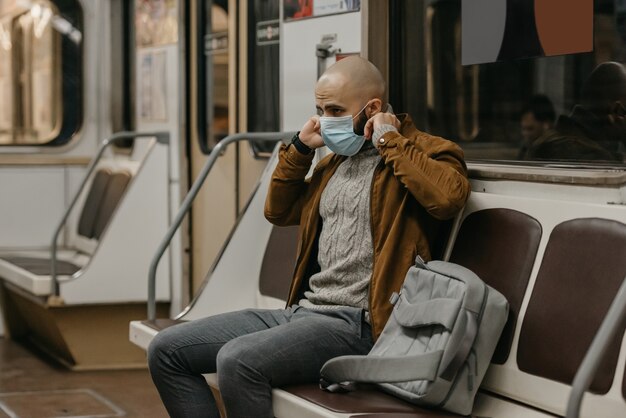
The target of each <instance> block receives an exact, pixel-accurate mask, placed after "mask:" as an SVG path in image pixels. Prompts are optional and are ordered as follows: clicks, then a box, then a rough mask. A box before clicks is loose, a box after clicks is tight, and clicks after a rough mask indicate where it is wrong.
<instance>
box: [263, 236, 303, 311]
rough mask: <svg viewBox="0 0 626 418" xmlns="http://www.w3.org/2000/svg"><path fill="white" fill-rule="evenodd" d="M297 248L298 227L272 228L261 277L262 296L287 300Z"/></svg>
mask: <svg viewBox="0 0 626 418" xmlns="http://www.w3.org/2000/svg"><path fill="white" fill-rule="evenodd" d="M297 248H298V227H297V226H288V227H277V226H274V227H272V232H271V233H270V238H269V240H268V242H267V247H266V248H265V254H264V255H263V263H262V264H261V274H260V276H259V291H260V292H261V295H263V296H270V297H273V298H276V299H281V300H287V298H288V296H289V285H290V284H291V279H292V277H293V269H294V266H295V264H296V252H297Z"/></svg>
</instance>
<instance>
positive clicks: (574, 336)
mask: <svg viewBox="0 0 626 418" xmlns="http://www.w3.org/2000/svg"><path fill="white" fill-rule="evenodd" d="M625 254H626V225H625V224H623V223H621V222H617V221H613V220H608V219H598V218H579V219H574V220H570V221H566V222H562V223H561V224H559V225H557V226H556V227H555V228H554V229H553V231H552V233H551V235H550V239H549V241H548V244H547V247H546V251H545V253H544V256H543V260H542V263H541V267H540V269H539V272H538V274H537V279H536V282H535V285H534V287H533V291H532V295H531V298H530V302H529V304H528V308H527V310H526V313H525V315H524V319H523V322H522V327H521V332H520V337H519V345H518V348H517V363H518V366H519V369H520V370H522V371H524V372H526V373H530V374H533V375H536V376H540V377H543V378H546V379H550V380H555V381H558V382H562V383H565V384H571V383H572V381H573V379H574V376H575V374H576V371H577V370H578V367H579V366H580V364H581V362H582V360H583V358H584V356H585V353H586V352H587V350H588V348H589V346H590V345H591V341H592V340H593V337H594V336H595V334H596V332H597V330H598V328H599V327H600V324H601V322H602V320H603V319H604V316H605V315H606V313H607V311H608V309H609V306H610V304H611V302H612V301H613V298H614V297H615V294H616V292H617V290H618V289H619V287H620V285H621V283H622V280H623V279H624V277H625V276H626V257H625V256H624V255H625ZM623 335H624V326H623V325H622V328H621V330H620V331H619V332H618V333H617V337H616V340H615V341H613V343H612V345H611V346H610V348H609V350H608V351H607V353H606V354H605V357H604V360H603V361H602V363H601V365H600V368H599V369H598V372H597V373H596V377H595V379H594V381H593V382H592V384H591V386H590V390H591V391H592V392H595V393H600V394H604V393H607V391H608V390H609V389H610V387H611V384H612V382H613V377H614V374H615V368H616V364H617V358H618V355H619V349H620V343H621V339H622V337H623ZM556 353H558V354H557V355H555V354H556Z"/></svg>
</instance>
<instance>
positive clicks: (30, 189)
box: [0, 167, 66, 249]
mask: <svg viewBox="0 0 626 418" xmlns="http://www.w3.org/2000/svg"><path fill="white" fill-rule="evenodd" d="M64 190H65V169H64V168H63V167H45V168H41V167H27V168H20V167H11V168H0V249H9V248H10V249H13V248H29V247H30V248H32V247H49V246H50V240H51V238H52V234H53V232H54V229H55V227H56V225H57V222H58V221H59V220H60V219H61V216H63V211H64V210H65V199H66V197H65V193H64Z"/></svg>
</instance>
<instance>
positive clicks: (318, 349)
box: [148, 57, 470, 418]
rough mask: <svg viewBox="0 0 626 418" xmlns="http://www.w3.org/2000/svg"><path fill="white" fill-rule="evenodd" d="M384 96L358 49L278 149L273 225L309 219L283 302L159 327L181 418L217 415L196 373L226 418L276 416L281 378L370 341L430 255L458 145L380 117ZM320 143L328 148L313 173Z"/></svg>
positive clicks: (270, 202)
mask: <svg viewBox="0 0 626 418" xmlns="http://www.w3.org/2000/svg"><path fill="white" fill-rule="evenodd" d="M384 94H385V84H384V81H383V78H382V77H381V75H380V72H379V71H378V70H377V69H376V67H374V65H372V64H371V63H370V62H369V61H367V60H364V59H362V58H359V57H350V58H346V59H343V60H341V61H339V62H338V63H336V64H335V65H333V66H331V67H330V68H329V69H328V70H327V71H326V72H325V73H324V74H323V75H322V77H321V78H320V79H319V81H318V83H317V86H316V89H315V103H316V107H317V110H318V115H314V116H312V117H311V118H310V119H309V120H308V121H307V122H306V123H305V124H304V126H303V127H302V130H301V131H300V132H299V134H298V135H296V136H295V137H294V138H293V140H292V141H291V144H289V145H283V146H282V147H281V149H280V154H279V162H278V165H277V167H276V169H275V171H274V173H273V176H272V180H271V184H270V188H269V192H268V196H267V201H266V206H265V216H266V218H267V219H268V220H269V221H270V222H272V223H274V224H276V225H300V237H301V242H300V245H299V254H298V257H297V263H296V267H295V272H294V278H293V283H292V285H291V291H290V294H289V300H288V303H287V308H286V309H278V310H260V309H251V310H245V311H239V312H233V313H227V314H222V315H217V316H213V317H210V318H205V319H200V320H196V321H192V322H190V323H187V324H183V325H178V326H175V327H172V328H168V329H166V330H164V331H162V332H160V333H159V334H158V335H157V337H156V338H155V340H154V341H153V342H152V344H151V346H150V349H149V353H148V354H149V357H148V358H149V365H150V371H151V373H152V377H153V380H154V382H155V384H156V386H157V388H158V390H159V393H160V394H161V398H162V399H163V402H164V403H165V406H166V407H167V410H168V412H169V413H170V415H171V416H172V417H218V416H219V415H218V411H217V408H216V406H215V400H214V399H213V395H212V394H211V392H210V390H209V388H208V387H207V385H206V383H205V381H204V379H203V378H202V376H201V374H202V373H212V372H215V371H217V374H218V380H219V387H220V392H221V395H222V399H223V401H224V407H225V409H226V414H227V416H228V417H229V418H240V417H272V416H273V413H272V397H271V389H272V387H277V386H285V385H289V384H299V383H314V382H317V381H318V380H319V371H320V368H321V367H322V365H323V364H324V363H325V362H326V361H327V360H329V359H331V358H333V357H337V356H341V355H349V354H355V355H359V354H367V353H368V352H369V351H370V349H371V348H372V345H373V343H374V341H375V339H376V338H377V337H378V335H380V332H381V331H382V329H383V327H384V325H385V323H386V321H387V319H388V317H389V315H390V313H391V308H392V304H391V303H390V302H389V298H390V297H391V295H392V293H393V292H397V291H398V290H399V289H400V287H401V285H402V282H403V281H404V277H405V275H406V272H407V270H408V269H409V267H410V266H411V265H412V264H413V263H414V260H415V258H416V256H417V255H418V254H419V255H420V256H421V257H422V258H424V259H425V260H429V259H430V258H431V244H432V243H431V239H432V236H431V235H433V234H434V233H435V231H437V226H438V224H439V222H440V221H441V220H444V219H449V218H451V217H453V216H454V215H455V214H456V213H458V211H459V210H460V209H461V208H462V207H463V205H464V204H465V201H466V199H467V197H468V194H469V191H470V187H469V183H468V180H467V177H466V168H465V164H464V162H463V153H462V151H461V149H460V148H459V147H458V146H456V145H455V144H454V143H452V142H450V141H447V140H444V139H442V138H438V137H433V136H430V135H428V134H426V133H424V132H420V131H418V130H417V129H416V128H415V126H414V125H413V123H412V122H411V119H410V118H409V117H408V116H406V115H399V116H395V115H393V114H392V113H386V112H384V110H385V106H384V105H383V97H384ZM325 145H326V146H328V148H330V150H332V151H333V153H332V154H330V155H329V156H327V157H326V158H324V159H323V160H321V161H320V162H319V163H318V165H317V166H316V168H315V170H314V173H313V175H312V177H311V178H310V179H305V177H306V175H307V172H308V171H309V169H310V167H311V164H312V161H313V156H314V154H315V153H314V150H315V149H317V148H321V147H322V146H325ZM242 256H243V255H242Z"/></svg>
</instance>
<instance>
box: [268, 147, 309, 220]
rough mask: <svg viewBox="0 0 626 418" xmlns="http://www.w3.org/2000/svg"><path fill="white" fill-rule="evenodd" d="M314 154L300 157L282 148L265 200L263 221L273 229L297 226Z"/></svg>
mask: <svg viewBox="0 0 626 418" xmlns="http://www.w3.org/2000/svg"><path fill="white" fill-rule="evenodd" d="M314 155H315V153H311V154H309V155H304V154H302V153H300V152H298V151H297V150H296V149H294V147H292V146H289V145H282V146H281V148H280V151H279V154H278V165H277V166H276V168H275V169H274V173H273V174H272V179H271V181H270V186H269V190H268V192H267V198H266V200H265V211H264V213H265V218H266V219H267V220H268V221H270V222H271V223H272V224H274V225H278V226H289V225H298V224H299V223H300V217H301V215H302V207H303V205H304V201H305V197H306V194H307V189H308V186H309V181H308V180H306V179H305V178H306V175H307V173H308V172H309V169H310V167H311V163H312V162H313V156H314Z"/></svg>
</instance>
